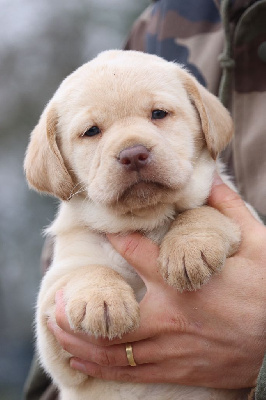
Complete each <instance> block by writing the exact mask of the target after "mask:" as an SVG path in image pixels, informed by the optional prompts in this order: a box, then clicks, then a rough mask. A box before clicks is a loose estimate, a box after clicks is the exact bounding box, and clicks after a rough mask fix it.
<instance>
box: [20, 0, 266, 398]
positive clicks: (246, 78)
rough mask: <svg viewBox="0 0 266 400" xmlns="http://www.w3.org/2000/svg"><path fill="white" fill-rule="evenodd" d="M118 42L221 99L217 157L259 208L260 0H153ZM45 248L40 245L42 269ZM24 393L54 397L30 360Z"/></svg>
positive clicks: (265, 130)
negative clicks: (222, 142) (224, 109)
mask: <svg viewBox="0 0 266 400" xmlns="http://www.w3.org/2000/svg"><path fill="white" fill-rule="evenodd" d="M125 49H128V50H129V49H131V50H139V51H144V52H147V53H152V54H157V55H159V56H161V57H163V58H165V59H166V60H169V61H176V62H179V63H181V64H183V65H184V66H185V67H186V68H187V69H188V70H189V71H190V72H191V73H192V74H193V75H194V76H195V77H196V78H197V79H198V80H199V82H201V83H202V84H203V85H204V86H205V87H207V88H208V89H209V90H210V91H211V92H212V93H214V94H216V95H218V93H220V96H221V99H222V100H223V101H224V99H225V98H227V99H229V101H228V102H227V104H226V105H227V106H228V108H229V109H230V111H231V113H232V116H233V119H234V122H235V130H236V132H235V138H234V141H233V143H232V144H231V145H230V146H229V147H228V148H227V149H226V151H225V152H224V154H223V158H224V160H225V161H226V163H227V165H228V167H229V170H230V171H231V173H232V175H233V176H234V177H235V180H236V183H237V185H238V187H239V189H240V191H241V193H242V195H243V196H244V198H245V199H246V200H247V201H249V202H250V203H251V204H252V205H253V206H254V207H255V208H256V209H257V210H258V211H259V212H260V213H262V214H263V215H266V156H265V154H266V117H265V116H264V114H266V109H265V104H266V0H158V1H154V2H153V3H152V4H151V5H150V6H149V7H148V8H147V9H146V10H145V11H144V13H143V14H142V15H141V16H140V18H139V19H138V20H137V21H136V22H135V24H134V26H133V28H132V30H131V33H130V36H129V38H128V40H127V42H126V44H125ZM264 110H265V111H264ZM51 248H52V246H51V244H49V245H47V246H46V247H45V249H44V252H43V255H42V264H43V270H46V268H47V266H48V264H49V260H50V257H51ZM264 364H266V358H265V360H264ZM265 371H266V365H264V367H263V369H262V372H261V374H260V381H259V385H258V389H257V393H256V400H265V387H266V376H265ZM254 396H255V394H254V392H253V393H251V394H250V398H249V400H251V399H254ZM24 399H25V400H37V399H41V400H56V399H58V393H57V391H56V388H55V387H54V386H53V385H51V384H50V381H49V379H48V378H47V376H46V375H45V374H44V372H43V371H42V370H41V368H40V366H39V365H38V362H37V361H36V360H35V361H34V364H33V368H32V371H31V374H30V377H29V380H28V381H27V384H26V388H25V394H24Z"/></svg>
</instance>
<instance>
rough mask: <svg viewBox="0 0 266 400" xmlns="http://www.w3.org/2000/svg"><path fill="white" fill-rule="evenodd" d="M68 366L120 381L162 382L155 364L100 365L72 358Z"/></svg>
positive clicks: (87, 373)
mask: <svg viewBox="0 0 266 400" xmlns="http://www.w3.org/2000/svg"><path fill="white" fill-rule="evenodd" d="M70 367H71V368H73V369H75V370H78V371H80V372H82V373H84V374H86V375H89V376H92V377H94V378H98V379H103V380H113V381H120V382H121V381H122V382H138V383H142V382H146V383H152V382H158V380H159V379H160V382H163V381H164V380H165V379H164V380H163V379H162V378H161V375H162V371H161V370H160V368H159V366H158V365H157V364H142V365H138V366H137V367H130V366H128V367H113V368H109V367H102V366H100V365H98V364H95V363H91V362H83V361H82V360H80V359H77V358H72V359H71V360H70Z"/></svg>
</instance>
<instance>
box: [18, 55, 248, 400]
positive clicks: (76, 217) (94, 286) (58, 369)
mask: <svg viewBox="0 0 266 400" xmlns="http://www.w3.org/2000/svg"><path fill="white" fill-rule="evenodd" d="M232 133H233V126H232V121H231V118H230V116H229V114H228V112H227V111H226V109H225V108H224V107H223V106H222V105H221V104H220V102H219V101H218V100H217V99H216V97H214V96H213V95H212V94H210V93H209V92H208V91H207V90H206V89H204V88H203V87H202V86H201V85H200V84H199V83H198V82H197V81H196V80H195V79H194V78H193V77H192V76H190V75H189V74H188V72H186V71H185V70H184V69H182V68H181V67H180V66H178V65H177V64H175V63H170V62H167V61H164V60H163V59H161V58H159V57H157V56H153V55H147V54H143V53H140V52H134V51H127V52H124V51H118V50H115V51H107V52H104V53H101V54H100V55H99V56H98V57H96V58H95V59H94V60H92V61H91V62H89V63H87V64H85V65H83V66H81V67H80V68H79V69H78V70H76V71H75V72H74V73H72V74H71V75H70V76H69V77H67V78H66V79H65V80H64V81H63V83H62V84H61V86H60V87H59V89H58V90H57V91H56V93H55V95H54V96H53V98H52V99H51V101H50V102H49V104H48V105H47V107H46V108H45V110H44V112H43V114H42V116H41V118H40V121H39V123H38V125H37V126H36V128H35V129H34V131H33V132H32V136H31V141H30V144H29V147H28V150H27V154H26V159H25V170H26V175H27V179H28V181H29V184H30V185H31V186H32V187H33V188H35V189H36V190H38V191H41V192H46V193H48V194H52V195H54V196H56V197H58V198H59V199H61V200H62V202H61V205H60V208H59V212H58V215H57V218H56V219H55V221H54V223H53V224H52V226H51V227H50V228H49V233H50V234H51V235H53V236H54V238H55V253H54V259H53V263H52V266H51V268H50V270H49V271H48V272H47V273H46V275H45V277H44V279H43V281H42V285H41V290H40V294H39V298H38V305H37V317H36V325H37V346H38V351H39V355H40V360H41V363H42V365H43V367H44V368H45V370H46V371H47V372H48V373H49V374H50V375H51V377H52V379H53V380H54V382H55V383H56V385H58V387H59V389H60V393H61V397H60V399H61V400H85V399H94V400H97V399H101V400H104V399H108V400H119V399H125V400H130V399H132V400H133V399H134V400H135V399H142V398H143V399H144V398H145V399H147V400H148V399H153V400H156V399H158V400H159V399H160V400H165V399H171V400H173V399H180V400H192V399H195V400H208V399H209V400H210V399H212V400H215V399H217V400H218V399H219V400H222V399H227V400H228V399H230V400H233V399H240V398H242V396H241V394H240V392H238V391H234V390H233V391H231V390H218V389H217V390H216V389H209V388H191V387H190V388H188V387H184V386H179V385H174V384H156V385H154V384H131V383H119V382H107V381H101V380H98V379H93V378H91V377H88V376H86V375H84V374H82V373H80V372H77V371H74V370H72V369H71V368H70V367H69V359H70V357H71V355H70V354H69V353H67V352H66V351H64V350H63V349H62V348H61V347H60V346H59V345H58V343H57V342H56V340H55V338H54V337H53V335H52V334H51V333H50V332H49V331H48V329H47V318H48V317H50V318H52V319H54V318H55V303H54V299H55V294H56V292H57V291H58V290H59V289H61V288H63V290H64V297H65V303H66V313H67V317H68V320H69V323H70V325H71V327H72V328H73V329H74V330H75V331H82V332H86V333H88V334H92V335H95V336H96V337H107V338H110V339H112V338H115V337H121V336H122V335H123V334H125V333H126V332H129V331H132V330H134V329H136V328H137V327H138V325H139V305H138V301H139V300H140V299H141V298H142V297H143V295H144V293H145V286H144V284H143V282H142V281H141V279H140V277H139V276H138V275H137V274H136V273H135V271H134V270H133V268H132V267H131V266H130V265H128V264H127V262H126V261H125V260H124V259H123V258H122V257H121V256H120V255H118V254H117V253H116V252H115V251H114V249H113V248H112V247H111V245H110V244H109V242H108V241H107V239H106V238H105V235H104V234H105V233H106V232H110V233H119V234H124V233H126V232H129V231H140V232H143V233H144V234H145V235H147V236H149V237H150V238H152V239H153V240H155V241H157V242H158V243H160V246H161V250H160V257H159V260H158V264H159V268H160V271H161V273H162V275H163V277H164V279H165V280H166V281H167V282H168V284H169V285H171V286H173V287H175V288H176V289H177V290H179V291H184V290H196V289H199V288H200V287H201V285H203V284H205V283H206V282H207V281H208V280H209V279H210V277H211V276H212V274H215V273H217V272H218V271H219V270H220V269H221V267H222V266H223V264H224V261H225V258H226V257H229V256H230V255H232V254H233V253H234V252H235V251H236V250H237V248H238V245H239V241H240V233H239V229H238V228H237V227H236V226H235V225H234V224H233V223H232V222H231V221H230V220H229V219H227V218H226V217H225V216H223V215H221V214H220V213H219V212H218V211H216V210H214V209H212V208H210V207H208V206H206V205H205V204H206V199H207V197H208V195H209V192H210V188H211V184H212V178H213V173H214V171H215V170H219V169H220V168H219V164H218V162H217V161H216V159H217V155H218V153H219V152H220V151H221V150H222V149H223V148H224V147H225V146H226V145H227V143H228V142H229V141H230V139H231V137H232ZM220 172H221V171H220ZM136 368H138V367H136Z"/></svg>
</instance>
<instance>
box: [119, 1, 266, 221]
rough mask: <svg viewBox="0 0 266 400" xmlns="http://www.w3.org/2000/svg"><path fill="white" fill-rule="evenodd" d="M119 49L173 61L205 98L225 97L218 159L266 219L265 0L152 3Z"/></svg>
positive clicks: (243, 193)
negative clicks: (231, 134)
mask: <svg viewBox="0 0 266 400" xmlns="http://www.w3.org/2000/svg"><path fill="white" fill-rule="evenodd" d="M228 47H229V49H230V51H229V53H228V51H227V49H228ZM125 48H126V49H134V50H140V51H145V52H148V53H152V54H157V55H159V56H161V57H163V58H165V59H166V60H169V61H176V62H179V63H181V64H183V65H185V66H186V68H187V69H188V70H189V71H190V72H191V73H192V74H193V75H194V76H195V77H196V78H197V79H198V80H199V82H200V83H202V84H203V85H204V86H206V87H207V88H208V89H209V90H210V91H211V92H212V93H214V94H216V95H218V93H219V92H220V94H221V93H222V92H225V91H226V93H223V96H222V95H221V99H222V100H223V99H224V98H225V97H227V98H228V99H229V100H228V101H227V104H225V105H226V106H228V108H229V109H230V111H231V113H232V116H233V119H234V122H235V138H234V141H233V143H232V144H231V145H230V146H229V147H228V148H227V149H226V151H225V152H224V154H223V158H224V160H225V162H226V164H227V165H228V167H229V171H230V173H231V174H232V175H233V176H234V177H235V180H236V184H237V186H238V188H239V190H240V192H241V194H242V195H243V197H244V198H245V199H246V200H247V201H248V202H249V203H251V204H252V205H253V206H254V207H255V208H256V209H257V210H258V211H259V212H260V213H261V214H263V215H266V184H265V182H266V157H265V154H266V123H265V122H266V121H265V116H264V109H265V104H266V54H265V53H266V1H265V0H257V1H254V0H231V1H228V0H220V1H219V0H216V1H215V0H186V1H183V0H158V1H155V2H153V4H151V5H150V7H148V9H146V10H145V12H144V13H143V14H142V16H141V17H140V18H139V19H138V20H137V21H136V23H135V24H134V26H133V29H132V32H131V34H130V36H129V38H128V41H127V43H126V45H125ZM226 73H227V75H229V78H230V79H229V80H228V79H227V83H225V82H224V81H221V77H222V75H223V74H225V75H226ZM221 82H222V84H223V86H224V87H222V88H221ZM228 82H230V85H228ZM224 95H226V96H224Z"/></svg>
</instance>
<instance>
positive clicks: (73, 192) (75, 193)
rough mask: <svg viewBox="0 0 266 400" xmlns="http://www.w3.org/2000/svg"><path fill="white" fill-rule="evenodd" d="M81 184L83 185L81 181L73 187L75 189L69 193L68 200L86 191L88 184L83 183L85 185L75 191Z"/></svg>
mask: <svg viewBox="0 0 266 400" xmlns="http://www.w3.org/2000/svg"><path fill="white" fill-rule="evenodd" d="M79 185H81V183H80V182H79V183H77V184H76V185H75V186H74V187H73V189H72V191H71V193H70V195H69V197H68V199H67V200H68V201H69V200H71V199H72V197H74V196H76V195H77V194H79V193H82V192H85V191H86V190H87V186H86V185H83V186H81V187H80V188H79V189H78V190H76V191H74V190H75V189H76V188H78V186H79Z"/></svg>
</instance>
